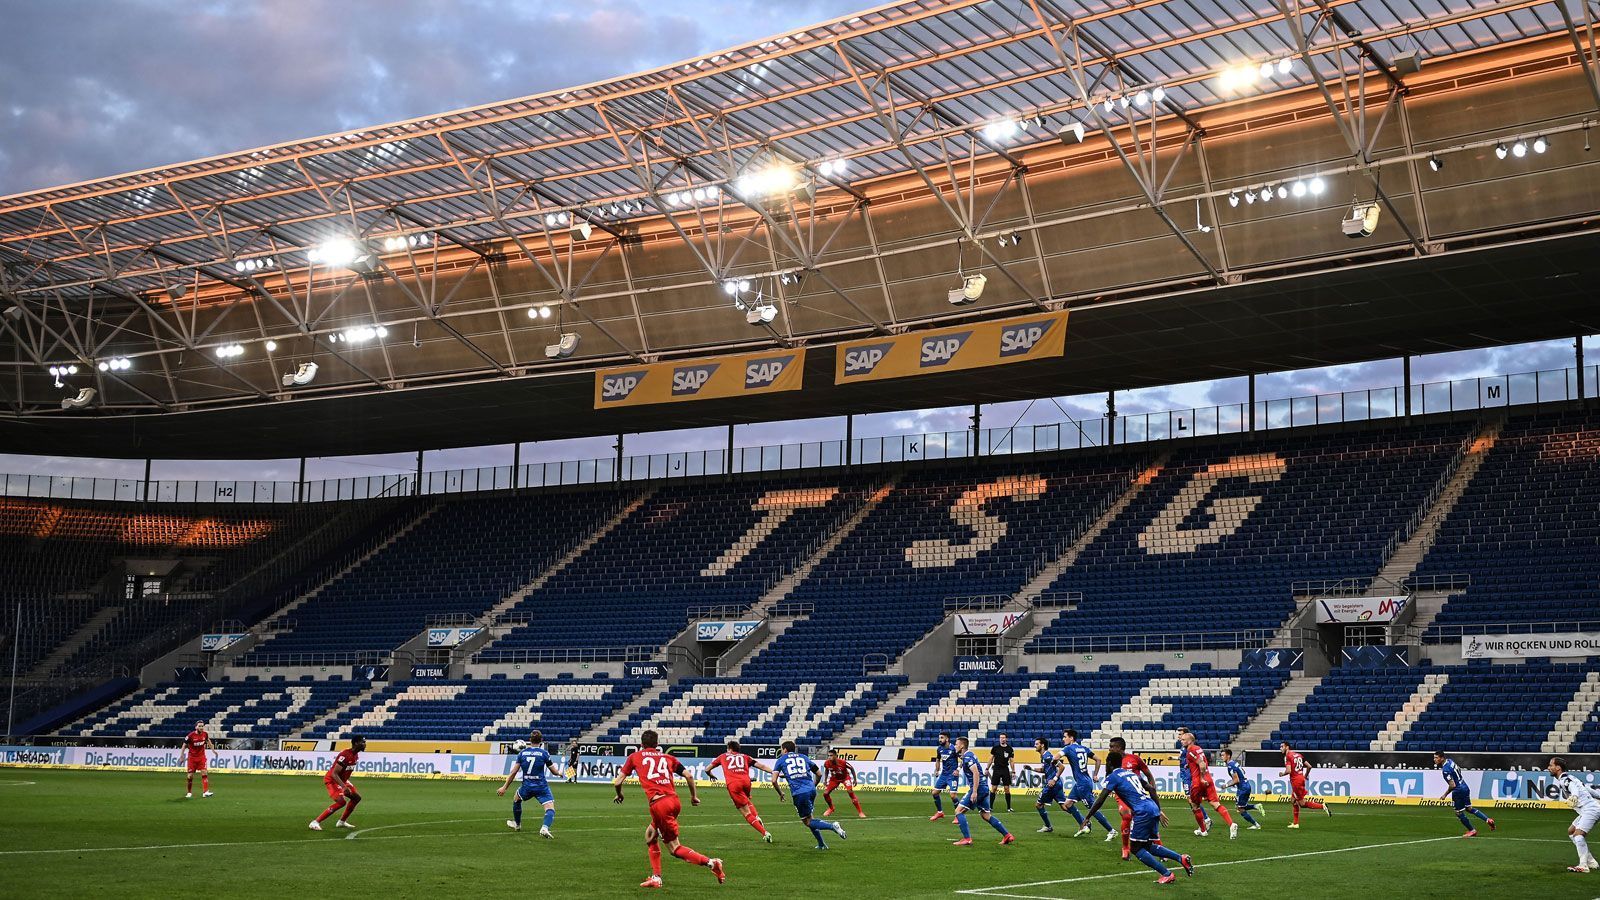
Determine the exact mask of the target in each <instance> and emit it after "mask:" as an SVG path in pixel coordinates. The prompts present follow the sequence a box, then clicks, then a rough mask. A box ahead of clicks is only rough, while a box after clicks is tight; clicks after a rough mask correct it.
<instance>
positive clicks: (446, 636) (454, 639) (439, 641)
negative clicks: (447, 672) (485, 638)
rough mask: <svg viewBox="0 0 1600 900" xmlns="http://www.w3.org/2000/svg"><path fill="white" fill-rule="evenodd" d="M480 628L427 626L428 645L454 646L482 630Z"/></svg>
mask: <svg viewBox="0 0 1600 900" xmlns="http://www.w3.org/2000/svg"><path fill="white" fill-rule="evenodd" d="M482 630H483V629H481V628H429V629H428V646H429V647H456V646H459V645H460V644H461V643H462V642H464V641H466V640H467V639H468V638H471V637H472V636H473V635H476V634H477V633H478V632H480V631H482Z"/></svg>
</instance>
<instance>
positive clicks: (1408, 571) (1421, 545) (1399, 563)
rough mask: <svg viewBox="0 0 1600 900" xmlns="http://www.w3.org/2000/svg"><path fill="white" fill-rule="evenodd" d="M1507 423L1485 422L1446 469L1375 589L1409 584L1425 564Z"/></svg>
mask: <svg viewBox="0 0 1600 900" xmlns="http://www.w3.org/2000/svg"><path fill="white" fill-rule="evenodd" d="M1504 424H1505V423H1504V420H1503V419H1500V418H1494V419H1490V420H1489V421H1487V422H1485V423H1483V427H1482V428H1481V429H1480V430H1479V431H1478V433H1477V435H1476V436H1474V437H1473V439H1472V441H1471V443H1470V444H1468V445H1467V446H1466V447H1465V449H1464V452H1463V453H1462V454H1461V456H1460V458H1459V461H1458V462H1457V463H1456V465H1454V466H1453V467H1452V468H1451V470H1450V471H1448V472H1447V473H1446V475H1445V478H1444V479H1443V480H1442V481H1441V482H1440V486H1439V489H1438V490H1437V491H1436V492H1435V493H1434V495H1433V496H1432V497H1430V498H1429V499H1428V501H1426V502H1425V503H1424V504H1423V507H1422V508H1421V509H1419V510H1418V512H1417V516H1416V517H1415V518H1414V519H1413V520H1412V522H1411V523H1408V525H1407V527H1406V529H1405V530H1403V531H1401V532H1400V533H1399V534H1398V535H1397V543H1396V545H1395V548H1394V550H1393V552H1391V553H1390V554H1389V558H1388V559H1387V560H1386V561H1385V562H1384V564H1383V568H1382V569H1379V570H1378V577H1377V578H1376V579H1374V580H1373V584H1374V587H1375V589H1376V586H1378V585H1390V584H1405V583H1406V580H1407V579H1409V578H1410V577H1411V576H1412V575H1413V574H1414V573H1415V572H1416V571H1417V566H1419V565H1421V564H1422V560H1423V558H1424V557H1426V556H1427V555H1428V551H1429V550H1430V549H1432V547H1433V545H1434V542H1435V541H1437V540H1438V539H1439V529H1440V527H1441V526H1443V525H1444V522H1445V519H1447V518H1449V516H1450V513H1451V512H1453V511H1454V510H1455V508H1456V504H1457V503H1459V502H1461V498H1462V496H1463V495H1465V494H1466V492H1467V488H1468V486H1470V485H1471V484H1472V479H1473V478H1475V477H1477V474H1478V470H1480V469H1482V468H1483V462H1484V460H1485V459H1487V458H1488V456H1489V452H1490V451H1491V450H1493V449H1494V445H1495V441H1496V440H1498V439H1499V437H1500V429H1501V428H1502V427H1503V426H1504ZM1430 621H1431V619H1430ZM1413 624H1415V623H1413Z"/></svg>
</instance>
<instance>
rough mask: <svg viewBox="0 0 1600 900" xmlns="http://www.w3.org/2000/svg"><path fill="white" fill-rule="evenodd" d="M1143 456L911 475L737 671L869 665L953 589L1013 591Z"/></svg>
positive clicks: (840, 670) (901, 644) (894, 652)
mask: <svg viewBox="0 0 1600 900" xmlns="http://www.w3.org/2000/svg"><path fill="white" fill-rule="evenodd" d="M1139 459H1140V457H1137V456H1133V455H1131V454H1109V455H1104V456H1093V457H1087V458H1085V457H1078V458H1075V459H1073V460H1070V461H1060V460H1057V461H1048V462H1047V461H1043V460H1030V461H1024V462H1018V461H1007V462H1002V463H997V464H990V465H986V466H982V467H974V468H970V469H957V470H953V471H925V472H917V473H915V474H912V475H909V476H907V477H906V478H905V479H903V480H902V481H901V482H900V483H899V484H898V485H896V486H895V488H894V490H893V492H892V493H890V495H889V496H888V497H887V498H886V499H885V500H884V501H883V502H882V503H880V504H879V505H878V507H877V508H876V509H874V510H873V511H872V513H871V514H870V515H868V516H867V518H866V519H865V521H863V522H862V523H861V525H860V526H859V527H857V528H856V530H855V531H854V532H853V533H851V535H850V536H849V537H848V538H846V539H845V541H844V542H843V543H842V544H840V546H839V547H838V548H837V549H836V550H835V551H834V552H833V553H832V554H830V555H829V556H828V557H827V558H826V559H825V560H823V561H822V563H821V564H820V565H818V566H817V567H816V569H814V570H813V571H812V573H811V575H810V577H809V578H807V579H806V580H805V581H803V582H802V583H801V584H800V585H799V586H798V587H797V588H796V589H795V590H794V591H793V593H792V594H791V595H790V596H789V597H788V598H786V599H785V600H783V601H781V602H780V603H778V604H777V607H776V608H775V610H774V611H775V612H777V613H778V614H783V613H784V612H785V611H804V612H805V613H806V614H807V617H806V618H805V619H803V620H802V621H800V622H797V623H796V624H795V625H794V626H792V627H791V628H789V629H788V630H787V631H785V632H784V633H783V634H782V635H780V636H779V637H778V638H777V640H775V641H773V642H772V643H771V644H770V645H768V646H767V647H766V648H765V649H763V650H762V651H761V653H760V654H758V655H757V656H756V657H755V658H754V659H752V660H750V661H749V662H747V663H746V664H745V666H744V668H743V669H742V670H741V674H743V675H749V676H758V677H779V676H784V675H786V674H787V673H791V672H794V671H796V670H797V668H798V667H807V668H814V669H815V670H816V671H820V672H828V673H832V674H854V673H860V672H862V671H863V665H864V660H865V659H866V658H867V657H868V656H869V655H872V656H875V657H877V658H878V659H879V660H880V662H881V663H887V662H890V661H892V660H894V659H895V658H896V657H898V656H899V655H900V654H901V653H903V652H904V651H905V650H906V649H907V648H908V647H910V646H911V645H912V644H914V643H916V641H917V640H918V639H919V638H921V637H922V636H923V635H924V634H926V633H927V632H928V631H929V630H930V629H931V628H933V627H934V626H935V625H938V624H939V623H940V622H942V621H943V620H944V617H945V607H944V601H945V599H946V598H950V597H963V596H977V595H993V594H1001V595H1010V594H1012V593H1014V592H1015V591H1016V590H1017V589H1018V588H1020V587H1021V586H1022V585H1023V584H1024V583H1025V582H1026V581H1027V580H1028V577H1029V576H1030V575H1032V574H1033V572H1034V571H1036V570H1037V569H1038V567H1040V566H1041V565H1043V564H1044V561H1045V560H1047V559H1050V558H1053V557H1054V555H1055V554H1057V553H1059V552H1060V551H1061V549H1062V547H1063V545H1064V544H1066V543H1067V542H1069V541H1070V540H1071V539H1072V537H1073V536H1075V534H1076V533H1077V531H1078V530H1080V529H1081V528H1082V527H1083V526H1084V525H1085V524H1086V520H1087V519H1089V518H1092V517H1093V516H1094V515H1095V514H1097V513H1098V511H1099V510H1100V509H1102V508H1103V507H1104V506H1105V505H1106V504H1107V503H1109V502H1110V500H1111V499H1112V498H1113V497H1114V496H1115V495H1116V494H1117V493H1119V492H1120V491H1121V490H1123V489H1124V488H1125V487H1126V486H1127V484H1128V482H1129V481H1130V480H1131V478H1132V477H1133V472H1134V470H1135V468H1136V466H1137V465H1138V462H1139Z"/></svg>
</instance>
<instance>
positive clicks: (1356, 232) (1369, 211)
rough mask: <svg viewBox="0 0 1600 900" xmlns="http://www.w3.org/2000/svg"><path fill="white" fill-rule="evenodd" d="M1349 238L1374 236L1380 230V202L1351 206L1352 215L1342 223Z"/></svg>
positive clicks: (1341, 225) (1345, 234)
mask: <svg viewBox="0 0 1600 900" xmlns="http://www.w3.org/2000/svg"><path fill="white" fill-rule="evenodd" d="M1340 227H1341V228H1342V229H1343V230H1344V236H1345V237H1347V238H1364V237H1372V233H1373V232H1374V231H1377V230H1378V204H1376V203H1366V204H1362V203H1358V204H1356V205H1355V206H1353V207H1351V208H1350V215H1349V216H1347V217H1345V220H1344V221H1343V222H1342V223H1340Z"/></svg>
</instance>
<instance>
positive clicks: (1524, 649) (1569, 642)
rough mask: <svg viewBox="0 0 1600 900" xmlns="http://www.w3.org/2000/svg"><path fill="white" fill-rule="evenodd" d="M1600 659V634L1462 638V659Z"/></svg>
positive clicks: (1472, 636) (1492, 635)
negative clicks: (1551, 657) (1590, 657)
mask: <svg viewBox="0 0 1600 900" xmlns="http://www.w3.org/2000/svg"><path fill="white" fill-rule="evenodd" d="M1545 656H1600V633H1596V632H1583V631H1566V632H1558V633H1555V634H1473V635H1468V636H1467V637H1464V638H1462V639H1461V658H1462V659H1532V658H1538V657H1545Z"/></svg>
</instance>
